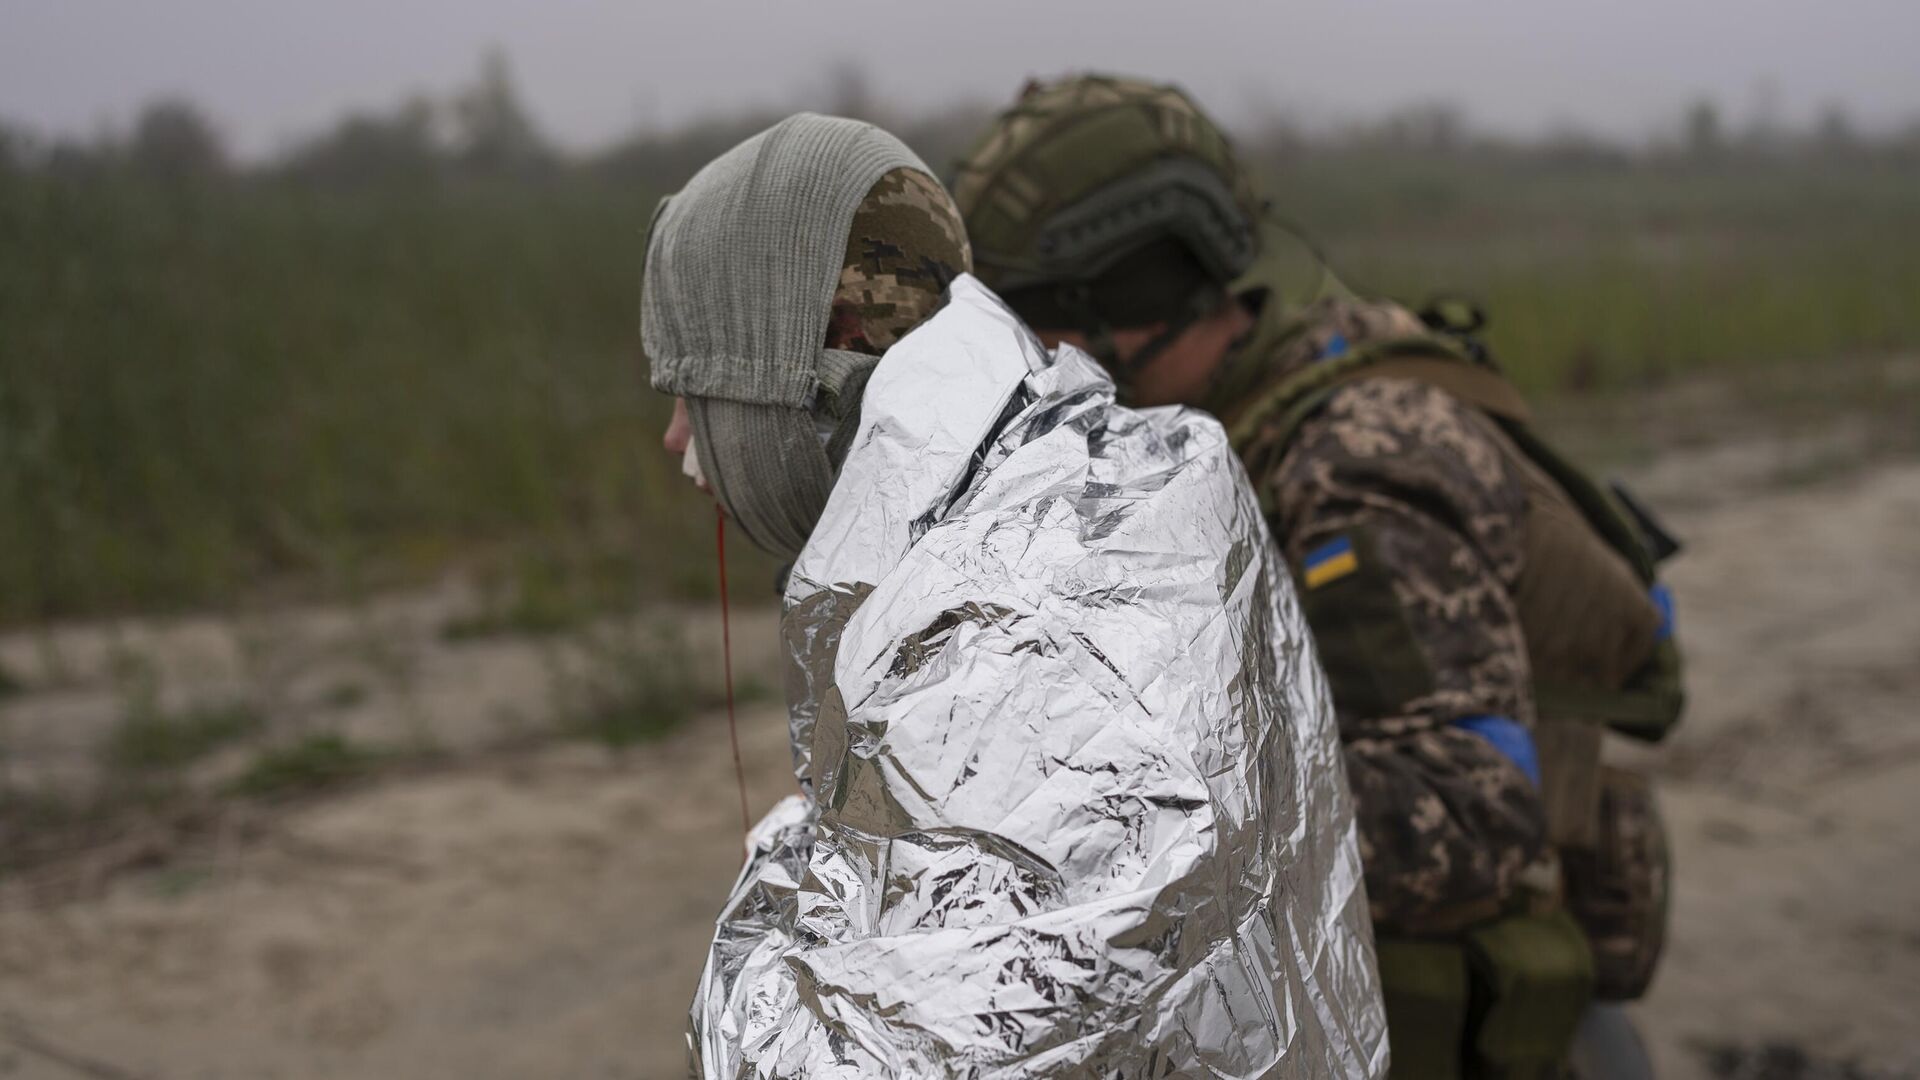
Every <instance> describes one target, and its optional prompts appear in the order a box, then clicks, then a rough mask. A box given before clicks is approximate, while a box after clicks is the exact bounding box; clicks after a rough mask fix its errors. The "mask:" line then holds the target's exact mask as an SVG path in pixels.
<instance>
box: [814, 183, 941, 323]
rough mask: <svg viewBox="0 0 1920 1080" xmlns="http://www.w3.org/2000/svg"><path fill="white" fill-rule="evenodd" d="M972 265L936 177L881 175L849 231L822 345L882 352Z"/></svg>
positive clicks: (854, 217) (930, 310)
mask: <svg viewBox="0 0 1920 1080" xmlns="http://www.w3.org/2000/svg"><path fill="white" fill-rule="evenodd" d="M971 265H972V256H971V253H970V250H969V248H968V245H967V232H966V227H965V226H964V225H963V224H961V221H960V218H959V216H958V214H957V213H956V212H955V211H954V209H953V201H952V200H951V199H949V198H947V193H946V191H945V190H944V189H943V188H941V187H940V182H939V181H937V180H935V179H934V178H932V177H930V176H928V175H926V174H925V173H922V172H916V171H914V170H912V169H895V170H893V171H892V172H890V173H888V174H886V175H885V176H882V177H881V178H880V179H879V180H878V181H877V182H875V184H874V185H873V187H872V189H870V190H869V191H868V192H867V197H866V198H865V199H863V200H862V201H861V203H860V208H859V209H858V210H856V211H854V215H853V225H852V227H851V228H849V229H848V231H847V254H846V258H845V260H844V261H843V262H842V264H841V269H840V284H839V286H838V287H837V288H836V289H835V290H834V293H833V315H832V318H831V321H830V322H829V323H828V326H827V342H826V343H827V345H828V347H829V348H835V349H846V350H848V351H849V352H858V353H866V354H868V355H870V356H878V355H880V354H881V353H883V352H885V351H886V350H887V349H888V348H889V347H890V346H892V345H893V343H894V342H896V341H898V340H900V338H901V337H902V336H903V335H905V334H906V332H907V331H908V330H911V329H913V328H914V327H915V326H918V325H920V323H921V322H922V321H923V320H924V319H926V317H927V316H928V315H931V314H932V313H933V311H934V309H935V308H937V307H939V305H940V298H941V296H942V295H944V294H945V292H946V290H947V285H948V284H949V283H951V282H952V281H953V279H954V278H955V277H956V276H958V275H959V274H960V273H962V272H963V271H965V270H967V269H968V268H969V267H970V266H971Z"/></svg>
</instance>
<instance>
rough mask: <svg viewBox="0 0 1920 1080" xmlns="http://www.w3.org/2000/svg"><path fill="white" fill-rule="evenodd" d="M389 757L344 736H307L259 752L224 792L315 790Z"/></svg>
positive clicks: (269, 793)
mask: <svg viewBox="0 0 1920 1080" xmlns="http://www.w3.org/2000/svg"><path fill="white" fill-rule="evenodd" d="M388 756H389V755H386V754H383V753H381V752H379V751H376V750H373V749H370V748H368V747H365V746H362V745H360V744H358V743H356V742H353V741H352V740H350V739H348V738H347V737H346V736H344V735H339V734H334V733H331V732H329V733H326V734H317V735H309V736H307V737H305V738H303V739H301V740H300V741H298V742H295V743H290V744H288V745H286V746H281V747H276V748H274V749H270V750H265V751H262V752H261V754H260V756H259V757H257V758H255V759H254V760H253V762H252V763H251V764H249V765H248V766H247V767H246V769H245V770H243V771H242V772H241V773H240V774H239V775H238V776H235V777H234V778H233V780H232V781H230V782H229V783H228V784H227V792H228V793H229V794H233V795H245V796H252V797H256V798H263V797H271V796H278V795H291V794H297V793H301V792H307V791H314V790H317V789H319V788H323V787H330V786H332V785H335V784H339V783H342V782H344V781H347V780H352V779H355V778H358V777H361V776H365V775H367V774H368V773H370V772H371V771H372V770H373V769H374V768H375V767H377V766H378V765H379V764H380V763H381V762H382V761H385V760H387V758H388Z"/></svg>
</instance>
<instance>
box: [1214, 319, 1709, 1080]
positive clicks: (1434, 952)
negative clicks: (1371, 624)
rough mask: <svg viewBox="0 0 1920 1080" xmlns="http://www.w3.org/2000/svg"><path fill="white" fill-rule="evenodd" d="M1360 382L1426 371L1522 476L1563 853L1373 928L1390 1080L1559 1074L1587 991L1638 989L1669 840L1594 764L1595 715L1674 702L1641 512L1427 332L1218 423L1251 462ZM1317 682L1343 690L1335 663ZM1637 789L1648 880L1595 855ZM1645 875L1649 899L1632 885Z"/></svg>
mask: <svg viewBox="0 0 1920 1080" xmlns="http://www.w3.org/2000/svg"><path fill="white" fill-rule="evenodd" d="M1368 378H1401V379H1411V380H1415V381H1419V382H1423V383H1426V384H1428V385H1431V386H1435V387H1437V388H1439V389H1441V390H1444V391H1446V392H1447V393H1449V394H1451V395H1453V396H1454V397H1456V398H1457V399H1459V400H1461V401H1463V402H1465V403H1467V404H1469V405H1471V406H1473V407H1474V408H1475V409H1476V410H1477V411H1478V412H1479V413H1480V415H1481V416H1483V417H1485V418H1486V419H1487V421H1489V423H1488V424H1487V430H1488V431H1489V432H1490V433H1491V435H1492V436H1493V438H1494V441H1495V442H1496V443H1497V444H1498V445H1499V447H1500V449H1501V451H1502V452H1503V453H1504V455H1505V456H1506V458H1507V460H1508V462H1509V464H1510V465H1511V466H1512V467H1513V468H1514V470H1515V471H1516V472H1517V473H1518V475H1520V476H1521V477H1523V478H1524V482H1525V485H1526V493H1527V509H1526V518H1525V536H1524V544H1525V564H1524V567H1523V569H1522V572H1521V577H1520V580H1519V582H1518V585H1517V587H1516V588H1515V590H1514V602H1515V606H1516V608H1517V610H1518V613H1519V618H1520V622H1521V626H1522V631H1523V634H1524V637H1525V640H1526V645H1527V652H1528V659H1529V661H1530V665H1531V668H1532V675H1533V698H1534V704H1535V708H1536V713H1537V723H1536V726H1535V728H1534V740H1535V743H1536V746H1537V748H1538V751H1539V754H1540V764H1541V773H1542V778H1541V779H1542V783H1541V789H1542V797H1543V799H1544V801H1545V805H1546V813H1547V826H1548V835H1549V839H1550V841H1551V842H1552V844H1553V846H1554V849H1555V851H1556V853H1557V856H1558V860H1559V862H1560V864H1561V866H1562V867H1564V868H1565V873H1564V875H1560V874H1555V873H1553V872H1551V871H1549V872H1548V875H1547V876H1548V877H1549V878H1550V879H1558V880H1548V881H1546V882H1544V883H1537V885H1538V886H1539V887H1537V888H1536V889H1534V890H1533V891H1532V892H1531V893H1530V894H1529V895H1528V896H1527V897H1525V898H1522V899H1521V900H1519V901H1517V902H1516V904H1515V905H1514V908H1513V910H1510V911H1509V912H1508V913H1506V914H1505V915H1503V916H1501V917H1499V918H1496V919H1494V920H1492V921H1490V922H1488V923H1485V924H1482V925H1480V926H1477V927H1475V928H1473V929H1471V930H1470V931H1468V932H1467V933H1465V934H1463V935H1461V936H1460V937H1459V938H1458V939H1455V940H1446V941H1409V940H1396V939H1394V938H1391V937H1382V938H1381V939H1380V940H1379V942H1378V944H1379V957H1380V968H1381V981H1382V987H1383V990H1384V992H1385V995H1386V999H1387V1022H1388V1033H1389V1037H1390V1040H1391V1045H1392V1047H1393V1077H1394V1080H1457V1078H1462V1077H1471V1078H1494V1077H1501V1078H1518V1077H1541V1078H1547V1077H1556V1076H1559V1075H1561V1074H1562V1072H1563V1070H1564V1058H1565V1055H1566V1051H1567V1048H1568V1047H1569V1046H1570V1044H1571V1040H1572V1035H1573V1031H1574V1028H1575V1026H1576V1025H1577V1023H1578V1019H1579V1016H1580V1013H1581V1012H1582V1011H1583V1010H1584V1009H1585V1007H1586V1005H1587V1003H1588V1001H1589V1000H1591V999H1592V998H1593V997H1594V996H1596V993H1597V994H1598V996H1601V997H1604V998H1614V999H1619V998H1630V997H1637V996H1638V995H1639V993H1640V992H1641V991H1643V990H1644V988H1645V986H1646V983H1647V981H1648V980H1649V979H1650V978H1651V975H1652V968H1653V962H1654V960H1655V959H1657V956H1658V952H1659V948H1660V944H1661V940H1662V938H1663V936H1664V924H1665V910H1664V909H1665V886H1664V878H1665V873H1666V869H1665V847H1664V836H1663V835H1660V834H1659V833H1658V824H1657V818H1652V810H1651V802H1650V796H1649V795H1648V794H1647V789H1646V786H1645V784H1644V783H1639V782H1638V781H1637V778H1634V777H1631V776H1628V775H1626V774H1623V773H1620V772H1619V771H1617V770H1609V769H1606V768H1604V767H1603V766H1602V765H1601V763H1600V747H1601V736H1602V733H1603V731H1604V730H1607V729H1611V730H1614V731H1617V732H1620V733H1622V734H1625V735H1629V736H1632V737H1634V738H1637V739H1642V740H1647V741H1654V740H1658V739H1660V738H1662V737H1663V736H1664V735H1665V734H1666V733H1667V732H1668V731H1669V730H1670V729H1671V728H1672V726H1673V725H1674V723H1675V722H1676V721H1677V720H1678V718H1679V715H1680V711H1681V707H1682V704H1683V701H1684V698H1683V694H1682V691H1681V682H1680V654H1679V651H1678V649H1677V648H1676V647H1675V645H1674V643H1673V642H1672V640H1671V639H1670V637H1668V636H1666V635H1664V634H1662V632H1661V628H1662V625H1663V622H1664V615H1663V613H1662V611H1661V609H1660V608H1659V606H1658V605H1657V604H1656V603H1655V602H1654V601H1653V600H1652V598H1651V597H1650V589H1651V588H1652V586H1653V585H1654V584H1655V581H1656V578H1655V566H1654V563H1655V558H1654V556H1653V548H1654V545H1652V544H1651V543H1650V542H1649V538H1648V535H1647V533H1648V531H1649V529H1650V528H1652V527H1653V526H1652V523H1651V522H1643V520H1642V519H1641V518H1640V517H1638V516H1636V513H1635V512H1634V511H1632V510H1630V509H1629V508H1628V507H1627V506H1626V505H1623V503H1622V502H1621V501H1619V500H1618V499H1617V498H1616V496H1615V495H1614V494H1612V493H1610V492H1609V491H1607V490H1606V489H1604V488H1602V487H1601V486H1600V485H1598V484H1596V483H1594V482H1593V480H1591V479H1590V478H1589V477H1588V476H1587V475H1586V474H1585V473H1584V472H1583V471H1581V470H1580V469H1579V468H1577V467H1576V466H1574V465H1573V464H1572V463H1571V462H1569V461H1568V460H1567V459H1566V458H1564V457H1562V456H1561V455H1560V454H1558V453H1557V452H1556V451H1554V450H1553V449H1552V448H1551V447H1550V446H1549V445H1548V444H1547V443H1545V442H1544V441H1543V440H1541V439H1540V438H1539V437H1538V436H1537V435H1536V434H1535V433H1534V431H1533V429H1532V427H1531V424H1530V415H1529V412H1528V410H1527V407H1526V404H1525V402H1524V401H1523V400H1522V398H1521V397H1520V394H1519V393H1518V391H1516V390H1515V389H1514V388H1513V386H1512V384H1510V383H1509V382H1507V380H1506V379H1505V378H1504V377H1502V376H1501V375H1500V374H1499V372H1498V371H1497V369H1495V368H1494V367H1493V366H1492V364H1491V363H1490V362H1488V361H1486V360H1484V359H1483V358H1482V357H1481V356H1479V355H1477V354H1476V352H1473V351H1469V350H1468V349H1466V348H1464V347H1462V346H1461V345H1460V344H1458V343H1457V342H1456V341H1455V340H1453V339H1452V338H1449V337H1444V336H1440V335H1437V334H1432V335H1416V336H1410V337H1403V338H1394V339H1387V340H1381V341H1376V342H1364V343H1361V344H1359V345H1358V346H1356V347H1355V348H1354V349H1353V350H1352V351H1350V352H1348V353H1346V354H1344V355H1342V356H1339V357H1336V358H1332V359H1328V360H1323V361H1318V362H1316V363H1314V364H1311V365H1310V366H1308V367H1306V368H1304V369H1302V370H1301V371H1299V372H1297V373H1296V374H1294V375H1292V376H1291V377H1289V378H1287V379H1286V380H1284V381H1283V382H1282V383H1281V384H1280V385H1278V386H1277V387H1275V388H1273V389H1272V390H1270V391H1268V392H1267V393H1265V394H1263V395H1260V396H1259V397H1257V398H1256V399H1255V400H1254V402H1253V403H1252V404H1251V405H1250V406H1249V407H1248V408H1246V409H1243V410H1241V411H1240V413H1239V414H1238V415H1237V416H1236V417H1235V418H1234V422H1233V425H1232V435H1233V440H1234V444H1235V446H1236V447H1239V448H1240V450H1241V454H1242V457H1243V459H1244V460H1245V461H1246V463H1247V467H1248V471H1249V472H1250V473H1253V474H1255V475H1258V474H1259V473H1260V472H1262V471H1264V469H1265V468H1266V467H1268V466H1271V465H1277V464H1278V463H1279V461H1280V459H1281V457H1282V456H1283V455H1284V454H1285V452H1286V449H1287V446H1288V445H1289V444H1290V443H1291V442H1292V439H1293V437H1294V436H1295V434H1297V433H1298V431H1299V429H1300V427H1301V425H1302V424H1304V423H1305V422H1306V421H1307V420H1308V419H1309V418H1310V417H1312V416H1313V415H1314V414H1315V413H1316V412H1318V411H1319V410H1320V409H1321V408H1322V407H1323V406H1324V405H1325V404H1326V402H1327V400H1328V399H1329V398H1330V397H1332V396H1333V394H1334V393H1336V392H1337V391H1338V390H1339V389H1340V388H1341V387H1343V386H1345V385H1347V384H1349V383H1351V382H1354V381H1357V380H1361V379H1368ZM1312 615H1313V612H1312V611H1311V610H1309V612H1308V616H1309V622H1311V621H1312ZM1383 660H1384V662H1386V663H1391V662H1392V661H1391V659H1387V658H1383ZM1372 662H1373V658H1372V657H1367V658H1364V659H1363V661H1362V665H1363V666H1364V665H1365V664H1371V663H1372ZM1329 677H1330V679H1332V681H1333V683H1334V686H1333V691H1334V697H1335V699H1336V700H1339V699H1340V697H1341V685H1340V680H1339V678H1338V677H1336V676H1335V675H1334V673H1333V666H1331V665H1330V669H1329ZM1636 798H1637V799H1639V800H1640V801H1639V802H1637V803H1632V804H1631V805H1629V806H1626V807H1624V810H1625V812H1630V813H1634V814H1638V815H1640V818H1639V820H1643V821H1644V820H1647V819H1649V818H1652V824H1651V831H1652V832H1653V833H1654V834H1655V835H1654V836H1652V837H1648V838H1644V839H1645V843H1646V844H1648V845H1649V852H1651V854H1650V855H1649V856H1648V857H1651V858H1655V859H1657V860H1658V861H1659V863H1660V865H1659V867H1658V868H1657V870H1656V871H1655V872H1654V873H1653V874H1651V875H1649V874H1644V873H1640V874H1636V873H1634V872H1633V871H1632V869H1631V868H1630V867H1629V868H1624V869H1623V867H1622V865H1621V864H1622V862H1623V861H1624V862H1628V863H1631V862H1633V861H1634V860H1621V859H1619V858H1617V857H1616V856H1615V855H1613V854H1612V853H1611V852H1610V851H1609V850H1608V849H1609V845H1610V843H1611V842H1612V841H1614V840H1617V839H1620V838H1621V834H1622V833H1623V832H1631V831H1632V830H1626V829H1622V828H1620V827H1617V825H1616V824H1615V822H1614V818H1615V817H1618V816H1619V814H1620V813H1621V812H1622V811H1623V807H1622V805H1621V804H1622V802H1623V800H1633V799H1636ZM1647 831H1648V830H1647V829H1642V830H1640V832H1642V833H1644V832H1647ZM1636 836H1637V834H1636ZM1649 876H1651V877H1653V878H1655V879H1657V880H1655V881H1652V882H1651V883H1649V882H1648V881H1646V880H1645V879H1646V878H1648V877H1649ZM1563 884H1564V885H1565V892H1564V903H1563V902H1561V901H1562V899H1563V893H1562V886H1563ZM1650 888H1651V889H1654V890H1657V892H1658V895H1657V896H1646V895H1639V894H1644V893H1646V892H1647V891H1648V889H1650ZM1622 911H1624V912H1626V913H1627V917H1628V919H1629V920H1637V921H1635V922H1634V923H1633V925H1631V926H1628V927H1626V928H1625V930H1624V932H1625V933H1626V934H1627V936H1628V937H1630V938H1632V939H1633V940H1634V942H1635V944H1634V945H1632V946H1631V947H1628V948H1614V947H1611V939H1610V935H1611V934H1612V933H1613V932H1614V931H1616V930H1620V929H1621V927H1620V926H1619V923H1620V921H1621V920H1620V919H1619V918H1616V917H1615V916H1616V914H1617V913H1619V912H1622ZM1595 912H1598V914H1594V913H1595ZM1599 942H1605V943H1606V944H1607V945H1608V946H1609V947H1604V948H1603V947H1599V944H1598V943H1599Z"/></svg>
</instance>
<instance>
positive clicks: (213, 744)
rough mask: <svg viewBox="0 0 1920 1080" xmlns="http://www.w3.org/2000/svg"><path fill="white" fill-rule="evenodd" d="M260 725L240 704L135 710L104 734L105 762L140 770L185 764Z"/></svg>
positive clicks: (256, 713)
mask: <svg viewBox="0 0 1920 1080" xmlns="http://www.w3.org/2000/svg"><path fill="white" fill-rule="evenodd" d="M265 726H266V724H265V719H264V718H263V717H262V716H261V715H260V713H259V711H258V710H256V709H254V708H253V707H252V706H251V705H247V704H245V703H242V702H225V703H219V704H205V705H196V706H193V707H190V708H187V709H184V710H181V711H179V712H171V713H169V712H160V711H158V710H153V709H145V708H142V709H135V710H131V711H129V713H128V714H127V715H126V716H125V717H123V718H122V719H121V721H120V723H119V724H118V725H116V726H115V727H114V729H113V731H112V733H111V734H110V735H109V736H108V737H107V741H106V744H105V747H104V753H105V756H106V760H107V763H108V764H109V765H112V766H113V767H115V768H117V769H122V770H126V771H131V772H140V771H148V770H160V769H177V768H180V767H181V766H184V765H190V764H192V763H193V762H195V761H198V760H200V759H201V758H203V757H205V756H207V755H208V754H210V753H212V752H213V751H215V750H218V749H219V748H221V747H222V746H226V745H229V744H231V743H233V742H236V741H238V740H240V739H243V738H246V737H247V736H249V735H252V734H254V733H256V732H258V731H260V730H261V729H262V728H264V727H265Z"/></svg>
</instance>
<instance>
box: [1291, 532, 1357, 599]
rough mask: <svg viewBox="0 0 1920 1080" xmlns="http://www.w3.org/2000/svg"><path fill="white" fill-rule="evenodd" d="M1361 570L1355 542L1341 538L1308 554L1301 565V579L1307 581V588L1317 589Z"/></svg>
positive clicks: (1330, 541) (1328, 542)
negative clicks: (1355, 550) (1354, 546)
mask: <svg viewBox="0 0 1920 1080" xmlns="http://www.w3.org/2000/svg"><path fill="white" fill-rule="evenodd" d="M1359 568H1360V559H1359V557H1358V556H1356V555H1355V554H1354V551H1353V541H1352V540H1351V539H1350V538H1348V537H1345V536H1340V537H1337V538H1335V539H1332V540H1329V541H1327V542H1326V543H1324V544H1321V545H1320V546H1319V547H1317V548H1314V549H1313V550H1312V551H1309V552H1307V557H1306V559H1305V561H1304V562H1303V563H1302V565H1301V577H1302V578H1304V579H1305V581H1306V584H1307V588H1309V589H1317V588H1319V587H1320V586H1322V585H1325V584H1327V583H1328V582H1332V581H1338V580H1340V579H1341V578H1343V577H1346V576H1347V575H1348V574H1351V573H1353V572H1354V571H1355V570H1358V569H1359Z"/></svg>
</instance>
